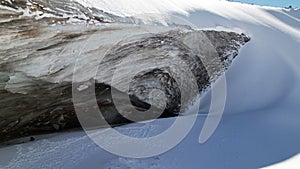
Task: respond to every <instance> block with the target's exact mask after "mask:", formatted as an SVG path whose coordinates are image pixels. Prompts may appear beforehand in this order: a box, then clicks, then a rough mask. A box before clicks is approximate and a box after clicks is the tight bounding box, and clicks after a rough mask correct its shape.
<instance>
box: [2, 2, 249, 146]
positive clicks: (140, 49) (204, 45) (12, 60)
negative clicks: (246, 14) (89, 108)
mask: <svg viewBox="0 0 300 169" xmlns="http://www.w3.org/2000/svg"><path fill="white" fill-rule="evenodd" d="M25 2H26V3H25ZM50 2H52V1H28V2H27V1H13V3H10V2H8V1H4V2H2V5H3V3H4V4H5V6H8V7H12V8H16V9H18V8H19V7H20V8H24V9H27V10H31V11H34V10H37V8H38V10H39V11H42V13H46V12H47V13H52V15H51V16H50V17H48V16H45V17H42V18H36V17H37V16H42V15H43V14H41V15H31V16H24V15H20V13H19V12H18V11H15V10H12V9H9V8H7V9H5V10H3V12H2V13H1V15H2V16H4V17H3V18H1V19H0V21H1V27H0V29H1V40H0V44H1V47H0V53H1V55H0V72H1V76H0V77H1V88H0V92H1V93H0V95H1V98H4V99H1V101H0V103H1V104H0V105H1V107H0V114H1V119H0V129H1V141H3V140H8V139H12V138H16V137H21V136H27V135H32V134H40V133H43V132H52V131H56V130H63V129H67V128H74V127H79V126H80V125H79V123H78V120H77V117H76V114H75V110H74V107H73V102H72V88H75V89H76V90H78V91H79V92H81V91H84V90H86V89H87V88H91V87H95V92H96V98H97V103H98V106H99V107H100V109H101V110H102V111H103V112H102V113H103V114H104V116H105V118H106V120H107V121H108V122H109V124H111V125H120V124H124V123H128V122H130V120H126V119H125V118H124V117H122V115H123V116H124V114H122V115H120V114H119V113H118V110H117V109H116V108H115V107H114V101H115V102H116V100H113V98H112V96H110V92H111V90H113V91H116V93H117V96H118V97H117V98H118V101H117V102H120V103H123V104H122V106H121V109H122V110H121V111H122V112H123V113H125V117H127V116H129V114H130V112H131V111H129V109H127V108H126V105H127V103H126V102H125V101H124V100H125V96H126V94H129V95H130V99H131V103H132V104H133V105H134V106H136V107H138V108H139V109H140V110H142V111H145V110H147V109H149V107H150V105H153V107H156V110H155V111H153V112H152V113H153V115H151V114H147V115H145V113H141V114H133V116H134V118H137V117H140V118H139V120H138V121H144V120H149V119H153V118H156V117H170V116H175V115H177V114H183V113H184V111H186V110H187V109H188V107H189V106H190V105H191V104H193V101H195V99H196V98H197V96H198V95H199V93H201V92H203V91H204V90H205V89H206V88H207V87H208V86H209V85H210V84H211V83H212V82H214V81H215V80H216V79H217V78H218V77H219V76H220V75H221V74H223V73H224V71H225V70H226V68H228V66H229V65H230V64H231V62H232V61H233V59H234V58H235V57H236V56H237V54H238V50H239V49H240V47H241V46H243V45H244V44H245V43H247V42H248V41H249V40H250V38H249V37H247V36H246V35H244V34H237V33H232V32H217V31H200V30H193V29H191V28H184V27H162V26H151V25H133V24H128V23H127V24H121V23H116V22H117V20H114V22H115V23H114V24H110V25H102V26H96V25H88V26H87V25H84V24H80V23H77V24H74V23H73V24H69V23H67V22H66V23H63V22H61V23H60V24H59V23H58V22H59V21H58V20H60V19H67V18H64V17H63V16H62V14H61V13H63V14H68V13H71V14H73V15H74V16H75V15H76V14H77V13H80V14H85V15H86V17H85V18H82V19H83V20H84V21H89V20H92V19H94V20H95V19H96V18H95V17H94V16H93V15H97V16H99V13H97V12H95V11H91V13H88V11H86V10H88V9H87V8H84V7H83V6H80V5H79V4H76V3H75V2H72V1H70V2H68V1H66V2H65V3H66V4H69V3H71V4H69V5H70V6H68V5H66V4H64V5H62V4H61V3H60V2H59V1H55V2H53V3H50ZM74 3H75V4H74ZM12 5H14V6H12ZM71 6H72V8H71ZM61 8H64V11H61V10H60V9H61ZM50 9H52V10H50ZM51 11H52V12H51ZM92 14H93V15H92ZM102 14H104V13H102ZM8 16H13V17H8ZM110 16H112V15H105V16H104V18H106V19H102V20H101V21H100V22H104V20H110V21H112V20H113V19H112V18H111V19H109V17H110ZM88 17H89V18H88ZM115 18H117V17H115ZM57 19H58V20H57ZM69 19H70V18H69ZM77 19H78V18H77ZM52 20H53V21H55V22H56V23H57V25H54V26H53V25H52V26H49V25H51V24H53V23H52ZM49 21H50V22H49ZM98 21H99V20H98ZM129 32H134V33H129ZM178 59H179V60H178ZM218 60H220V61H219V62H217V61H218ZM181 62H185V64H186V65H187V66H188V69H190V70H191V72H192V73H193V76H194V77H190V76H187V75H186V76H181V77H178V78H182V80H183V81H188V80H190V79H191V78H195V80H196V82H197V86H198V89H197V90H198V91H199V92H198V93H197V92H196V93H193V92H192V90H191V89H190V87H185V89H180V88H179V87H178V84H177V82H176V81H175V80H174V79H176V78H177V77H176V76H179V75H180V72H184V70H183V69H179V66H178V65H182V63H181ZM132 63H133V64H135V66H134V67H133V65H132ZM120 64H121V71H119V72H116V71H117V70H118V69H117V68H118V67H120ZM75 67H76V69H75ZM133 68H134V69H135V70H137V71H138V72H137V73H138V74H136V75H135V76H134V77H133V79H132V82H130V89H129V91H127V90H126V87H125V88H124V86H122V85H121V84H123V83H124V82H125V81H126V80H127V79H126V78H127V77H128V76H129V75H130V74H131V73H132V70H133ZM144 68H147V70H145V71H142V70H144ZM95 70H96V71H97V72H98V73H96V74H95V73H94V72H95ZM74 71H75V73H76V78H73V73H74ZM172 71H173V72H175V74H174V73H173V74H172ZM176 72H177V73H176ZM93 81H95V82H93ZM94 83H95V84H94ZM186 85H187V84H186ZM153 89H155V90H161V91H163V93H164V94H165V96H166V104H165V105H166V107H164V103H163V102H156V104H154V103H152V101H151V100H150V99H149V98H150V97H149V95H150V94H151V92H152V90H153ZM182 92H184V93H186V94H187V96H188V98H186V101H187V103H182V102H181V100H180V98H181V97H182V95H181V93H182ZM82 98H83V100H82V101H81V102H80V103H81V104H84V103H86V104H87V105H88V102H89V101H90V99H89V98H88V97H87V96H82ZM131 103H128V104H131ZM16 105H18V106H16ZM161 111H163V113H162V112H161ZM160 113H162V114H160ZM85 116H86V118H90V119H93V115H89V114H88V113H87V114H86V115H85ZM95 124H96V123H95ZM90 125H91V126H93V124H92V122H91V124H90ZM97 125H98V124H97ZM99 125H104V124H99Z"/></svg>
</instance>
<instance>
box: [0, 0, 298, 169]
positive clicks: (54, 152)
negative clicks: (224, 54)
mask: <svg viewBox="0 0 300 169" xmlns="http://www.w3.org/2000/svg"><path fill="white" fill-rule="evenodd" d="M77 1H78V2H80V3H83V4H85V5H87V6H94V7H98V8H100V9H103V10H104V11H107V12H112V13H114V14H118V15H122V16H136V15H141V14H145V13H158V14H160V15H162V16H165V18H170V15H176V16H177V17H181V18H183V19H184V20H186V21H187V22H191V23H192V24H193V25H194V26H195V27H197V28H199V29H226V30H233V31H236V30H237V31H238V32H244V33H245V34H248V35H250V36H251V37H252V40H251V41H250V43H249V44H247V45H246V46H245V47H243V49H242V50H241V51H240V53H239V56H238V58H237V59H236V60H235V62H234V63H233V64H232V66H231V68H230V69H229V70H228V71H227V73H226V79H227V102H226V103H227V104H226V108H225V113H224V117H223V119H222V120H221V123H220V125H219V127H218V128H217V130H216V132H215V133H214V134H213V136H212V137H211V138H210V139H209V140H208V141H207V142H206V143H204V144H199V142H198V138H199V135H200V132H201V129H202V127H203V123H204V120H205V119H206V116H205V115H199V116H198V118H197V121H196V125H195V126H194V127H193V129H192V131H191V133H189V135H188V136H187V138H186V139H185V140H184V141H183V142H181V143H180V144H179V145H178V146H177V147H175V148H174V149H172V150H170V151H169V152H167V153H165V154H162V155H160V156H157V157H153V158H147V159H128V158H123V157H118V156H115V155H112V154H110V153H108V152H106V151H104V150H102V149H101V148H99V147H97V146H96V145H95V144H94V143H93V142H92V141H91V140H89V139H88V137H87V136H85V135H84V133H83V132H73V133H66V134H60V135H57V136H54V137H49V138H47V139H41V140H38V141H35V142H30V143H26V144H22V145H15V146H10V147H6V148H1V149H0V156H1V158H0V160H1V161H0V168H3V169H18V168H20V169H21V168H22V169H32V168H36V167H37V166H38V168H43V169H52V168H55V169H60V168H64V169H81V168H89V169H96V168H97V169H102V168H105V169H108V168H110V169H125V168H126V169H127V168H133V169H144V168H150V169H155V168H159V169H183V168H186V169H199V168H205V169H206V168H212V169H224V168H225V169H227V168H228V169H233V168H243V169H247V168H249V169H250V168H261V167H265V166H268V165H271V164H275V163H278V162H281V161H283V160H286V159H288V158H290V157H292V156H294V155H296V154H298V153H299V152H300V132H299V131H300V113H299V110H300V103H299V102H300V100H299V96H300V66H299V65H300V55H299V54H300V47H299V46H300V42H299V40H300V22H299V21H300V14H299V11H293V10H286V9H280V8H271V7H259V6H255V5H247V4H240V3H234V2H227V1H218V0H209V1H208V0H189V1H179V0H151V1H148V0H77ZM160 19H161V18H160ZM168 22H169V21H168ZM209 103H210V94H209V93H208V94H207V95H206V96H205V97H203V98H202V100H201V105H202V107H201V109H200V113H205V112H207V111H208V108H209V105H210V104H209ZM172 121H173V119H160V120H156V121H154V122H151V123H150V124H133V125H129V126H123V127H121V130H122V132H123V133H128V134H133V133H132V132H133V131H137V132H136V133H134V135H135V136H139V135H140V136H143V135H144V134H145V130H146V131H147V132H148V131H149V129H152V130H151V132H154V133H157V132H160V131H163V130H164V129H165V128H166V127H168V124H169V123H170V122H172ZM137 126H139V127H141V129H139V130H137V129H136V128H137ZM295 160H297V162H294V161H293V163H297V164H298V165H299V163H300V159H299V158H296V159H295ZM288 164H289V163H288V162H287V163H282V164H280V165H282V166H283V167H282V166H281V168H287V167H288ZM275 167H276V166H275ZM271 169H272V168H271Z"/></svg>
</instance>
